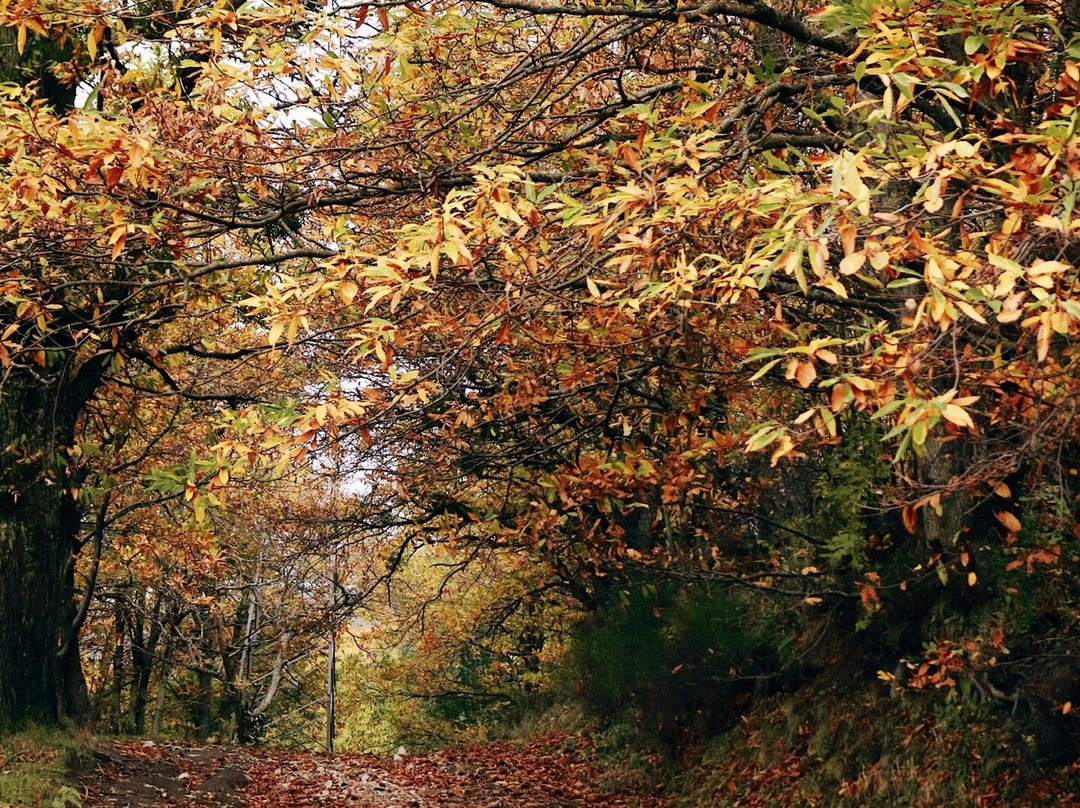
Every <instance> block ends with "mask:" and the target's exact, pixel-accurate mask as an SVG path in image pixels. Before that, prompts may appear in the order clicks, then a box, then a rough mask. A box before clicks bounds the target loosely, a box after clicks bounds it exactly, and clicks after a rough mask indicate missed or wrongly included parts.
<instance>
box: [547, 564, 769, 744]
mask: <svg viewBox="0 0 1080 808" xmlns="http://www.w3.org/2000/svg"><path fill="white" fill-rule="evenodd" d="M620 594H621V597H620V601H619V603H618V604H616V605H615V606H613V607H612V608H608V609H606V610H603V612H602V613H600V614H598V615H596V616H595V617H594V618H593V621H592V624H591V625H586V626H585V627H583V629H582V631H581V633H580V635H579V636H578V638H577V639H576V641H575V642H574V644H573V645H572V648H571V651H570V654H569V660H568V661H569V675H570V677H571V680H572V681H573V682H574V683H575V684H576V689H577V692H578V694H579V696H580V697H581V698H582V699H583V700H584V702H585V705H586V707H587V709H588V710H590V711H591V712H592V713H594V714H595V715H597V716H598V717H599V718H601V719H602V720H604V721H606V722H609V723H612V722H615V721H620V720H630V721H632V722H634V723H636V724H638V725H639V726H641V727H642V728H643V729H645V730H647V731H650V732H652V733H655V734H656V736H657V737H658V739H659V740H660V741H662V742H663V743H664V744H666V745H668V746H669V747H671V748H673V749H678V748H682V747H684V746H685V745H687V744H688V743H692V742H694V741H697V740H700V739H701V738H703V737H705V736H707V735H708V734H710V733H712V732H714V731H715V730H716V729H717V728H718V726H720V725H721V724H722V723H723V722H724V721H725V720H726V719H728V718H730V717H731V716H733V715H735V714H736V713H737V711H738V709H739V707H740V706H741V705H742V703H743V702H744V701H745V699H746V696H747V695H748V694H749V693H751V692H753V691H754V690H756V689H760V684H761V683H764V682H768V681H769V680H770V679H774V678H775V677H776V676H777V675H778V673H779V671H780V670H781V665H780V653H779V650H778V645H777V643H776V638H777V637H779V636H780V635H781V632H779V631H778V628H779V626H778V624H777V621H775V620H774V619H772V618H770V617H769V616H768V613H766V612H762V611H761V609H760V605H759V604H755V605H757V606H758V608H754V609H752V608H750V604H749V603H747V602H746V601H745V600H742V599H740V598H738V597H736V596H734V595H732V594H729V593H721V592H711V593H710V592H709V591H708V590H707V589H705V588H704V587H700V586H689V587H677V586H674V585H669V586H665V587H661V588H657V587H655V586H652V585H646V586H639V587H635V588H632V589H627V590H624V591H622V592H621V593H620Z"/></svg>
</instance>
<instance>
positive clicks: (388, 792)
mask: <svg viewBox="0 0 1080 808" xmlns="http://www.w3.org/2000/svg"><path fill="white" fill-rule="evenodd" d="M587 757H588V746H587V743H586V742H585V741H583V740H582V739H580V738H575V737H573V736H562V735H559V736H556V735H549V736H544V737H542V738H538V739H534V740H532V741H529V742H522V743H499V744H484V745H474V746H469V747H464V748H461V749H452V750H446V751H443V752H436V753H432V754H428V755H417V756H409V755H404V756H399V758H398V759H394V758H390V757H377V756H374V755H335V756H329V755H318V754H311V753H304V752H286V751H282V750H275V749H254V748H236V747H218V746H203V747H198V746H186V745H183V744H171V743H157V744H155V743H150V742H146V741H134V742H128V743H117V744H113V745H111V746H109V747H106V748H104V749H103V750H101V751H100V752H99V753H98V754H97V755H95V757H94V759H93V760H92V761H90V762H88V763H87V764H84V766H83V767H82V768H81V769H80V770H79V771H78V772H76V777H77V779H78V783H79V787H80V791H81V793H82V794H83V807H84V808H214V807H215V806H223V808H241V806H244V808H279V806H281V807H282V808H315V807H316V806H318V808H661V806H662V804H661V802H660V801H659V800H657V799H656V798H655V797H652V796H650V795H647V794H635V793H628V792H619V791H613V790H611V789H610V788H607V787H605V786H604V785H603V783H604V777H603V775H602V773H601V772H599V771H598V770H597V769H595V768H594V767H593V766H592V765H591V764H590V763H589V762H588V761H587V759H586V758H587Z"/></svg>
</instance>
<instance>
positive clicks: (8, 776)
mask: <svg viewBox="0 0 1080 808" xmlns="http://www.w3.org/2000/svg"><path fill="white" fill-rule="evenodd" d="M91 746H92V738H91V736H90V734H89V733H87V732H82V731H76V732H69V731H63V730H57V729H42V728H30V729H27V730H24V731H22V732H18V733H16V734H14V735H9V736H7V737H4V738H0V808H69V807H70V806H76V807H77V806H79V805H80V804H81V801H80V799H79V792H78V791H76V790H75V789H74V788H72V787H71V785H70V783H69V782H68V773H69V771H70V769H71V767H72V765H74V764H75V763H76V762H77V761H78V760H79V759H80V758H82V757H83V756H85V755H86V754H88V753H89V751H90V749H91Z"/></svg>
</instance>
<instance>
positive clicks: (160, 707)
mask: <svg viewBox="0 0 1080 808" xmlns="http://www.w3.org/2000/svg"><path fill="white" fill-rule="evenodd" d="M179 622H180V609H179V606H178V605H177V604H176V603H175V602H174V603H173V604H172V605H170V607H169V612H168V617H166V619H165V650H164V651H163V652H162V654H161V668H160V670H159V671H158V681H157V692H156V694H155V696H154V717H153V719H152V720H151V723H150V737H151V738H154V739H156V738H158V737H160V735H161V722H162V721H163V720H164V718H165V696H166V695H167V691H168V687H169V666H170V665H171V664H172V657H173V651H174V650H175V649H176V631H177V627H178V625H179Z"/></svg>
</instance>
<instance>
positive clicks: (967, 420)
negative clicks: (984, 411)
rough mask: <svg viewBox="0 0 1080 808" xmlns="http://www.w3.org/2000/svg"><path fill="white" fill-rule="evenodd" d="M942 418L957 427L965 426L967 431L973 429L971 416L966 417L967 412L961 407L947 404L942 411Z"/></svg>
mask: <svg viewBox="0 0 1080 808" xmlns="http://www.w3.org/2000/svg"><path fill="white" fill-rule="evenodd" d="M941 415H942V417H943V418H944V419H945V420H946V421H948V422H949V423H950V424H956V425H957V426H966V427H968V428H969V429H971V428H973V427H974V426H975V424H974V423H973V422H972V420H971V416H970V415H968V412H967V410H965V409H964V408H963V407H958V406H956V405H955V404H947V405H946V406H945V409H944V410H942V413H941Z"/></svg>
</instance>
